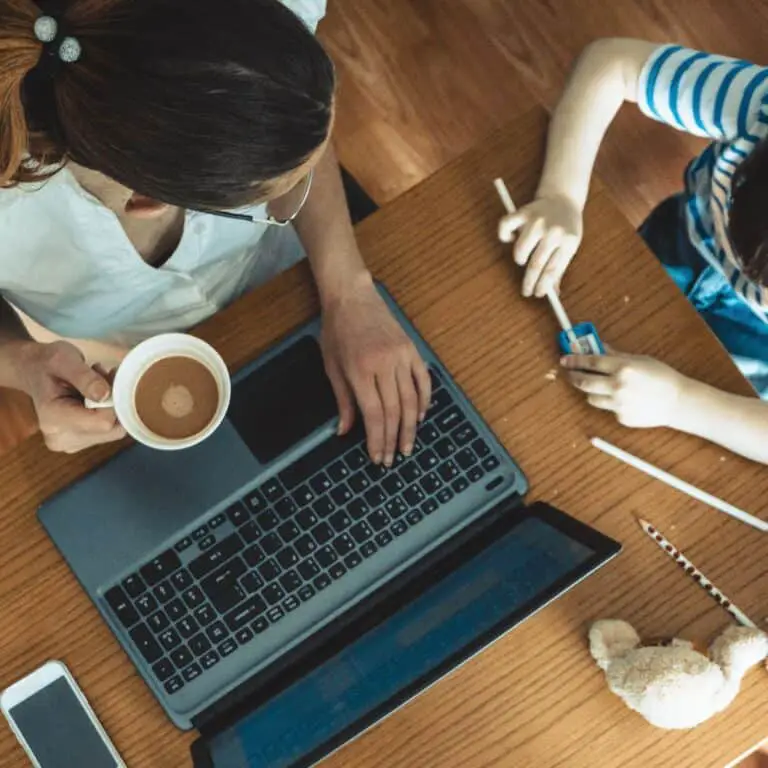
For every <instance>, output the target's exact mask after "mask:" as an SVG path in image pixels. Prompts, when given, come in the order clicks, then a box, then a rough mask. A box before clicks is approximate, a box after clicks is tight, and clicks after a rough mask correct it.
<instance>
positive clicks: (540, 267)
mask: <svg viewBox="0 0 768 768" xmlns="http://www.w3.org/2000/svg"><path fill="white" fill-rule="evenodd" d="M515 233H517V242H516V243H515V250H514V253H515V262H516V263H517V264H519V265H520V266H521V267H523V266H525V265H526V264H527V265H528V269H527V270H526V271H525V278H524V279H523V296H533V295H536V296H538V297H541V296H545V295H546V293H547V291H549V290H550V289H551V288H553V289H555V290H556V291H557V290H559V288H560V280H561V279H562V277H563V273H564V272H565V270H566V269H567V268H568V265H569V264H570V263H571V259H573V257H574V255H575V253H576V249H577V248H578V247H579V244H580V243H581V235H582V211H581V208H579V206H578V205H576V204H575V203H574V202H573V201H572V200H570V199H569V198H567V197H565V196H563V195H557V196H551V197H539V198H537V199H536V200H534V201H533V202H531V203H528V205H525V206H523V207H522V208H521V209H520V210H519V211H516V212H515V213H510V214H507V215H506V216H505V217H504V218H503V219H502V220H501V221H500V222H499V239H500V240H501V241H502V242H504V243H511V242H512V238H513V237H514V236H515Z"/></svg>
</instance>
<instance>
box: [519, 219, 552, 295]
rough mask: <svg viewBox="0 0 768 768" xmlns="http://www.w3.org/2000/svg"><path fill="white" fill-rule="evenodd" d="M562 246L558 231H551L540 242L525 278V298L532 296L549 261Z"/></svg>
mask: <svg viewBox="0 0 768 768" xmlns="http://www.w3.org/2000/svg"><path fill="white" fill-rule="evenodd" d="M559 245H560V233H559V232H558V231H557V230H550V231H549V232H547V234H546V235H544V237H543V238H542V239H541V240H540V241H539V244H538V245H537V246H536V250H535V251H534V253H533V256H532V257H531V259H530V262H529V263H528V269H527V270H526V271H525V277H524V278H523V296H532V295H533V289H534V288H535V287H536V284H537V283H538V282H539V278H540V277H541V273H542V272H543V271H544V268H545V267H546V266H547V264H548V262H549V260H550V259H551V258H553V257H554V254H555V252H556V251H557V248H558V246H559Z"/></svg>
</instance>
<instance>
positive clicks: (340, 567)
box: [328, 563, 347, 580]
mask: <svg viewBox="0 0 768 768" xmlns="http://www.w3.org/2000/svg"><path fill="white" fill-rule="evenodd" d="M346 572H347V569H346V566H345V565H344V563H334V564H333V565H332V566H331V567H330V568H329V569H328V575H329V576H330V577H331V578H332V579H334V580H336V579H340V578H341V577H342V576H343V575H344V574H345V573H346Z"/></svg>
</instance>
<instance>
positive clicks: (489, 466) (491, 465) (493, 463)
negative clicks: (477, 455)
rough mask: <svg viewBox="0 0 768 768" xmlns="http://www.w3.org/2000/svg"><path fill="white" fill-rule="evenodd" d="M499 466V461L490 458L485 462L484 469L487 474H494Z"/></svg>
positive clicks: (492, 457) (493, 457)
mask: <svg viewBox="0 0 768 768" xmlns="http://www.w3.org/2000/svg"><path fill="white" fill-rule="evenodd" d="M498 466H499V460H498V459H497V458H496V457H495V456H489V457H488V458H487V459H484V460H483V469H484V470H485V471H486V472H493V470H494V469H496V468H497V467H498Z"/></svg>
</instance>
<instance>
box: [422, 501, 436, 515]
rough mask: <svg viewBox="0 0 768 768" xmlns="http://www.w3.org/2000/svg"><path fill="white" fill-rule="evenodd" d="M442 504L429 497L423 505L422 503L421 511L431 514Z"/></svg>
mask: <svg viewBox="0 0 768 768" xmlns="http://www.w3.org/2000/svg"><path fill="white" fill-rule="evenodd" d="M439 506H440V505H439V504H438V503H437V501H436V500H435V499H427V500H426V501H425V502H424V503H423V504H422V505H421V511H422V512H423V513H424V514H425V515H431V514H432V513H433V512H434V511H435V510H436V509H437V508H438V507H439Z"/></svg>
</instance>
